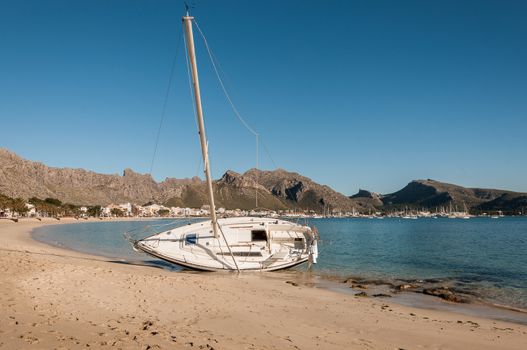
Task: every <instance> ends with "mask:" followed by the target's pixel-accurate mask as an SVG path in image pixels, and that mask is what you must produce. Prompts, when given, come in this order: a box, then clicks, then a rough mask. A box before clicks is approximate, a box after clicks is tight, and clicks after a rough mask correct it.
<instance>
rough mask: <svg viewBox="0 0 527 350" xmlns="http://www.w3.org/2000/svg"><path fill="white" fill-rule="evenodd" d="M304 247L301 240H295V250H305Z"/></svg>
mask: <svg viewBox="0 0 527 350" xmlns="http://www.w3.org/2000/svg"><path fill="white" fill-rule="evenodd" d="M305 247H306V245H305V244H304V239H303V238H295V249H305Z"/></svg>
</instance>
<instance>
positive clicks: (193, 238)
mask: <svg viewBox="0 0 527 350" xmlns="http://www.w3.org/2000/svg"><path fill="white" fill-rule="evenodd" d="M197 243H198V236H197V235H196V234H195V233H189V234H188V235H186V236H185V245H193V244H197Z"/></svg>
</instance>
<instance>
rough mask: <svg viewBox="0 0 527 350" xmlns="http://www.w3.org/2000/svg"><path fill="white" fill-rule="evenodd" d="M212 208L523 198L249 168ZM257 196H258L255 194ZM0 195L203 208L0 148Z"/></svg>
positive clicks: (140, 181)
mask: <svg viewBox="0 0 527 350" xmlns="http://www.w3.org/2000/svg"><path fill="white" fill-rule="evenodd" d="M213 188H214V193H215V200H216V205H217V206H218V207H224V208H226V209H236V208H239V209H253V208H254V207H255V202H256V196H258V207H260V208H267V209H273V210H284V209H295V210H314V211H316V212H319V213H322V212H332V211H337V212H339V211H340V212H352V211H353V210H355V211H356V212H363V213H364V212H370V211H376V210H392V209H397V208H404V207H411V208H428V209H433V208H437V207H441V206H444V207H446V206H450V205H452V206H453V208H454V209H455V208H456V207H457V208H458V209H459V210H462V209H463V206H464V205H466V206H467V207H468V208H469V209H471V210H473V211H474V210H476V211H498V210H501V211H504V212H518V211H520V210H526V209H527V194H526V193H519V192H512V191H505V190H495V189H482V188H465V187H461V186H457V185H453V184H447V183H443V182H439V181H434V180H430V179H428V180H415V181H412V182H410V183H409V184H408V185H406V186H405V187H404V188H402V189H401V190H399V191H397V192H394V193H391V194H387V195H381V194H378V193H375V192H370V191H367V190H360V191H359V192H358V193H357V194H355V195H353V196H350V197H347V196H345V195H343V194H341V193H339V192H337V191H335V190H333V189H332V188H331V187H329V186H326V185H321V184H318V183H316V182H314V181H313V180H311V179H309V178H307V177H305V176H303V175H300V174H298V173H294V172H289V171H286V170H283V169H277V170H273V171H264V170H257V169H251V170H249V171H247V172H245V173H243V174H239V173H236V172H234V171H230V170H229V171H227V172H225V174H224V175H223V176H222V177H221V178H220V179H219V180H216V181H214V183H213ZM257 192H258V194H256V193H257ZM0 194H3V195H5V196H8V197H11V198H18V197H20V198H23V199H28V198H31V197H37V198H41V199H45V198H56V199H59V200H60V201H62V202H63V203H71V204H77V205H97V204H100V205H107V204H110V203H124V202H132V203H136V204H144V203H147V202H157V203H161V204H165V205H170V206H179V207H194V208H196V207H201V206H202V205H204V204H207V203H208V196H207V189H206V186H205V183H204V182H203V181H202V180H200V179H199V178H197V177H194V178H191V179H174V178H167V179H165V180H164V181H162V182H159V183H158V182H156V181H155V180H154V179H153V178H152V177H151V176H150V175H147V174H138V173H136V172H134V171H133V170H131V169H125V170H124V172H123V174H122V175H118V174H114V175H108V174H98V173H95V172H93V171H88V170H84V169H71V168H53V167H48V166H46V165H45V164H43V163H40V162H34V161H30V160H26V159H23V158H21V157H19V156H17V155H16V154H15V153H13V152H11V151H8V150H6V149H1V148H0Z"/></svg>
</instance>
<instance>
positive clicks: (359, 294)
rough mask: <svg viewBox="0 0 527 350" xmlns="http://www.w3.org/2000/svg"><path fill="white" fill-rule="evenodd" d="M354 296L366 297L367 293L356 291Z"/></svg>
mask: <svg viewBox="0 0 527 350" xmlns="http://www.w3.org/2000/svg"><path fill="white" fill-rule="evenodd" d="M355 296H356V297H367V296H368V294H366V292H360V293H357V294H355Z"/></svg>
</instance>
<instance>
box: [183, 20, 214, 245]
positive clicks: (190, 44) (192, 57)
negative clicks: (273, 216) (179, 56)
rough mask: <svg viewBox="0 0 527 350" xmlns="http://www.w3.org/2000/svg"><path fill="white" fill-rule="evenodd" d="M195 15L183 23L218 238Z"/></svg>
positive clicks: (212, 217)
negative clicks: (196, 47) (193, 27)
mask: <svg viewBox="0 0 527 350" xmlns="http://www.w3.org/2000/svg"><path fill="white" fill-rule="evenodd" d="M193 19H194V17H191V16H189V14H188V12H187V15H186V16H184V17H183V23H184V25H185V34H186V39H187V40H186V41H187V50H188V56H189V61H190V66H191V68H192V85H193V86H194V98H195V100H196V112H197V118H198V127H199V140H200V143H201V153H202V155H203V163H204V165H205V166H204V168H205V177H206V179H207V189H208V192H209V203H210V218H211V219H212V229H213V231H214V237H215V238H218V237H219V234H218V222H217V219H216V206H215V205H214V193H213V190H212V178H211V176H210V166H209V151H208V146H207V136H206V135H205V123H204V122H203V110H202V108H201V95H200V93H199V79H198V66H197V63H196V52H195V51H194V35H193V34H192V20H193Z"/></svg>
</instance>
